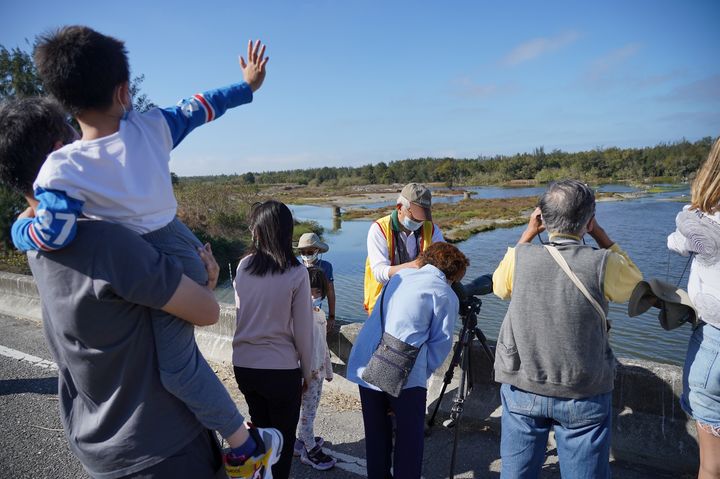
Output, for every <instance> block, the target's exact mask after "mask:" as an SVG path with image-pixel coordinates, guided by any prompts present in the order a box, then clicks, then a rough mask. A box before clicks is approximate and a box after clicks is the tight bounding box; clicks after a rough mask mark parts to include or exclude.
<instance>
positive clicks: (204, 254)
mask: <svg viewBox="0 0 720 479" xmlns="http://www.w3.org/2000/svg"><path fill="white" fill-rule="evenodd" d="M198 254H199V255H200V259H201V260H202V262H203V264H204V265H205V269H206V270H207V274H208V284H207V287H208V288H210V289H211V290H212V289H215V286H217V282H218V276H220V266H218V264H217V261H215V257H214V256H213V254H212V248H211V247H210V243H205V246H204V247H202V248H198Z"/></svg>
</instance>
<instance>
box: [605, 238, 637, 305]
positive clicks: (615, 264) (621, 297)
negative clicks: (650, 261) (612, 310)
mask: <svg viewBox="0 0 720 479" xmlns="http://www.w3.org/2000/svg"><path fill="white" fill-rule="evenodd" d="M608 249H609V250H610V254H609V255H608V259H607V265H606V266H605V283H604V288H605V297H606V298H607V299H609V300H610V301H613V302H615V303H624V302H625V301H627V300H629V299H630V295H631V294H632V292H633V289H635V286H637V284H638V282H640V281H642V279H643V275H642V273H641V272H640V270H639V269H638V267H637V266H635V263H633V262H632V260H631V259H630V257H629V256H628V255H627V253H626V252H625V251H623V250H622V249H621V248H620V246H618V244H617V243H615V244H613V245H612V246H611V247H610V248H608Z"/></svg>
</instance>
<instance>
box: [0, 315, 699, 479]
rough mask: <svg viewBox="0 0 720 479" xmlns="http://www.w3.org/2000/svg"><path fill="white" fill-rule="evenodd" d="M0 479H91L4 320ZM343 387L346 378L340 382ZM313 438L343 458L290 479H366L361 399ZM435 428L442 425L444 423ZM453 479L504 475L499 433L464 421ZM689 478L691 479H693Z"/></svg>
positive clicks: (439, 458) (331, 414) (330, 411)
mask: <svg viewBox="0 0 720 479" xmlns="http://www.w3.org/2000/svg"><path fill="white" fill-rule="evenodd" d="M0 331H1V334H0V353H2V354H0V431H1V432H0V479H5V478H7V479H10V478H12V479H16V478H33V479H44V478H48V479H50V478H52V479H78V478H87V477H89V476H88V475H87V474H86V473H85V472H84V470H83V469H82V466H81V465H80V463H79V462H78V460H77V459H76V458H75V457H74V456H73V455H72V454H71V452H70V450H69V448H68V446H67V442H66V440H65V436H64V434H63V432H62V426H61V424H60V419H59V416H58V401H57V374H56V371H55V370H53V369H48V368H47V365H46V363H45V362H43V363H39V364H38V363H33V362H31V361H28V360H21V359H17V358H11V357H8V354H14V353H13V351H19V352H22V353H24V354H26V355H31V356H34V357H37V358H42V359H44V360H52V357H51V356H50V353H49V351H48V349H47V346H46V343H45V338H44V336H43V332H42V326H41V325H40V324H38V323H35V322H29V321H26V320H19V319H15V318H11V317H8V316H3V315H0ZM213 366H214V369H215V371H216V373H217V374H218V376H219V377H220V378H221V379H222V380H223V382H224V384H225V385H226V387H227V388H228V391H230V393H231V395H232V396H233V398H234V399H235V400H236V402H237V403H238V406H239V408H240V411H241V412H242V413H243V414H247V406H246V404H245V402H244V401H243V399H242V397H241V395H240V393H239V391H238V389H237V386H236V385H235V381H234V378H233V375H232V368H231V367H230V366H228V365H224V364H214V365H213ZM337 380H338V381H341V380H342V378H338V379H337ZM326 385H327V386H326V388H325V392H324V394H323V399H322V401H321V405H320V409H319V411H318V417H317V419H316V422H315V433H316V435H321V436H323V437H324V438H325V441H326V442H325V450H326V452H328V453H330V454H333V455H335V456H336V457H337V458H338V465H337V466H336V467H335V468H333V469H332V470H329V471H322V472H321V471H316V470H314V469H312V468H311V467H309V466H307V465H304V464H302V463H301V462H300V461H299V460H298V459H297V458H296V459H294V460H293V468H292V471H291V477H292V478H297V479H305V478H308V479H309V478H327V479H357V478H362V477H366V473H365V467H364V465H365V463H364V456H365V442H364V438H363V427H362V415H361V412H360V404H359V402H358V401H357V399H356V398H355V397H353V396H351V395H347V394H346V393H345V392H344V391H343V390H342V389H341V388H337V387H333V385H332V383H330V384H328V383H326ZM440 419H441V420H440V421H438V422H442V419H444V418H440ZM458 433H459V434H458V438H459V440H458V446H457V453H456V465H455V477H458V478H486V477H487V478H494V477H495V478H496V477H499V476H500V474H499V470H500V459H499V455H500V441H499V436H498V435H497V433H496V432H495V431H492V430H490V429H488V428H485V427H478V426H477V425H470V424H465V423H463V422H462V421H461V423H460V429H459V431H458ZM453 439H454V429H446V428H444V427H442V426H436V427H435V428H434V429H433V432H432V434H431V435H430V436H429V437H428V438H427V439H426V441H425V454H424V464H423V477H425V478H426V479H435V478H446V477H449V468H450V460H451V452H452V448H453ZM612 469H613V477H615V478H625V479H646V478H647V479H649V478H653V479H655V478H671V477H672V478H677V477H679V476H678V475H677V474H669V473H663V472H662V471H656V470H651V469H648V468H640V467H631V466H629V465H626V464H617V463H613V465H612ZM541 477H543V478H558V477H560V472H559V466H558V464H557V455H556V454H555V452H554V450H550V451H548V456H547V460H546V463H545V465H544V467H543V473H542V476H541ZM688 477H692V476H688Z"/></svg>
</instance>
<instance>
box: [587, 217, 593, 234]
mask: <svg viewBox="0 0 720 479" xmlns="http://www.w3.org/2000/svg"><path fill="white" fill-rule="evenodd" d="M594 227H595V215H592V216H591V217H590V220H589V221H588V222H587V225H585V230H586V232H587V233H590V232H591V231H592V230H593V228H594Z"/></svg>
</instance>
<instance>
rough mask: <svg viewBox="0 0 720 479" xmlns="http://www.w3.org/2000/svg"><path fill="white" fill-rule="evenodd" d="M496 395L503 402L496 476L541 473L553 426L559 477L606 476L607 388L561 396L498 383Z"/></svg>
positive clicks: (609, 419) (595, 478) (609, 403)
mask: <svg viewBox="0 0 720 479" xmlns="http://www.w3.org/2000/svg"><path fill="white" fill-rule="evenodd" d="M500 399H501V401H502V406H503V414H502V435H501V439H500V456H501V458H502V473H501V476H500V477H502V478H507V479H515V478H537V477H540V469H541V468H542V465H543V463H544V462H545V448H546V446H547V440H548V434H549V433H550V428H551V427H552V428H554V429H555V439H556V441H557V451H558V457H559V459H560V474H561V475H562V477H567V478H573V479H575V478H592V479H601V478H609V477H610V431H611V428H610V425H611V422H612V392H608V393H604V394H598V395H597V396H592V397H588V398H584V399H566V398H557V397H548V396H541V395H539V394H533V393H530V392H527V391H523V390H522V389H518V388H516V387H515V386H510V385H509V384H503V385H502V386H501V387H500Z"/></svg>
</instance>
